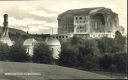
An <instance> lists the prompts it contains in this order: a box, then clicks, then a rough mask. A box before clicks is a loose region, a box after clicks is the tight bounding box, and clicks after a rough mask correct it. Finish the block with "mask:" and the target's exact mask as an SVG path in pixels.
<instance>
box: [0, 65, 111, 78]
mask: <svg viewBox="0 0 128 80" xmlns="http://www.w3.org/2000/svg"><path fill="white" fill-rule="evenodd" d="M6 72H7V73H9V72H10V73H40V74H41V75H35V76H34V75H33V76H32V75H29V76H28V75H24V76H23V75H13V76H11V75H5V73H6ZM0 79H7V80H45V79H110V78H109V77H107V76H103V75H99V74H96V73H92V72H88V71H82V70H77V69H73V68H66V67H61V66H57V65H48V64H36V63H18V62H0Z"/></svg>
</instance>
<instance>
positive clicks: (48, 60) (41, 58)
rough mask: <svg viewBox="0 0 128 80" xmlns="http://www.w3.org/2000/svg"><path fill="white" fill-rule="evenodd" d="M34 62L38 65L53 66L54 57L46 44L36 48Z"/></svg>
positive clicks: (38, 45)
mask: <svg viewBox="0 0 128 80" xmlns="http://www.w3.org/2000/svg"><path fill="white" fill-rule="evenodd" d="M32 61H33V62H36V63H45V64H52V63H53V57H52V52H51V51H50V50H49V48H48V46H47V45H46V44H45V43H40V44H37V45H36V46H35V47H34V54H33V56H32Z"/></svg>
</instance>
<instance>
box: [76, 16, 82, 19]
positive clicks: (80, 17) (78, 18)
mask: <svg viewBox="0 0 128 80" xmlns="http://www.w3.org/2000/svg"><path fill="white" fill-rule="evenodd" d="M75 19H76V20H78V19H83V17H81V16H80V17H75Z"/></svg>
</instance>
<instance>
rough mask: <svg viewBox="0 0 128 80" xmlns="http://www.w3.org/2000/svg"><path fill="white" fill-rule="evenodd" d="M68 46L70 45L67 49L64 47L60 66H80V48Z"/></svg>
mask: <svg viewBox="0 0 128 80" xmlns="http://www.w3.org/2000/svg"><path fill="white" fill-rule="evenodd" d="M67 45H68V46H67V47H66V46H65V47H64V46H62V51H61V54H60V55H59V56H60V58H59V64H60V65H63V66H68V67H77V66H79V61H78V54H79V50H78V48H75V47H73V46H71V45H70V44H67ZM63 47H64V48H63Z"/></svg>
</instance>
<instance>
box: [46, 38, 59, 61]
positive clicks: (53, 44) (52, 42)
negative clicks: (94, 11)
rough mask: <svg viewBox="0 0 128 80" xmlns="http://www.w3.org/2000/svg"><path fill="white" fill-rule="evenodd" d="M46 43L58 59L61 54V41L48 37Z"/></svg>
mask: <svg viewBox="0 0 128 80" xmlns="http://www.w3.org/2000/svg"><path fill="white" fill-rule="evenodd" d="M45 42H46V44H47V45H48V47H49V49H50V50H51V51H52V54H53V58H54V59H58V58H59V54H60V52H61V44H60V41H59V40H58V39H56V38H52V37H48V38H47V39H46V41H45Z"/></svg>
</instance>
